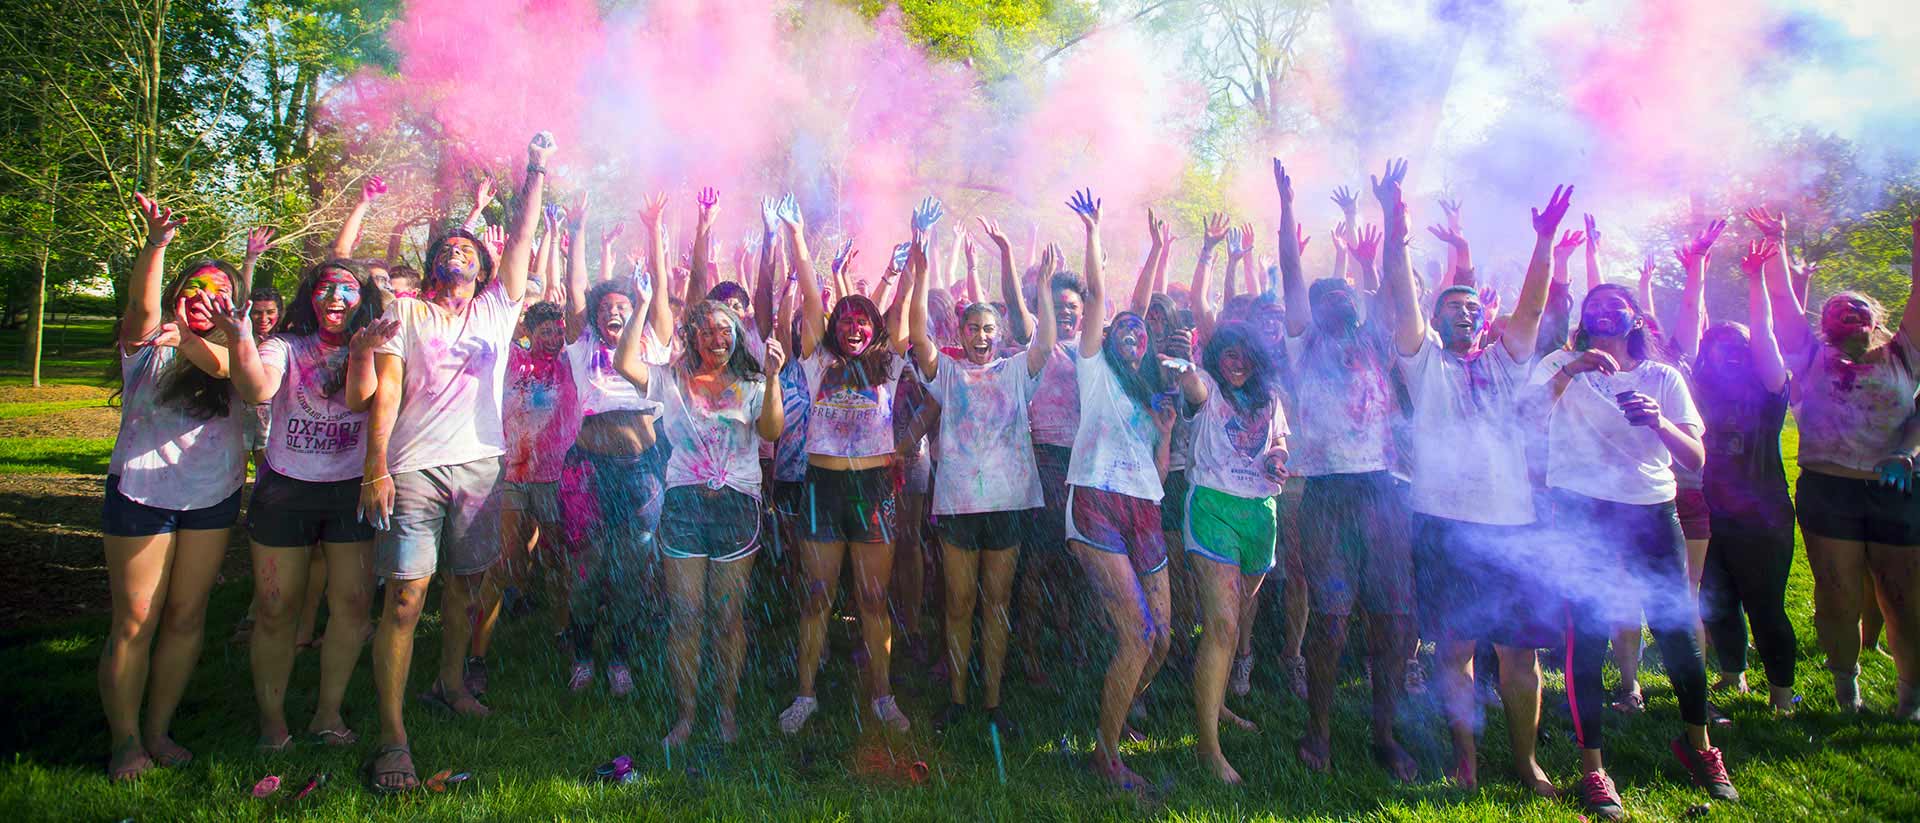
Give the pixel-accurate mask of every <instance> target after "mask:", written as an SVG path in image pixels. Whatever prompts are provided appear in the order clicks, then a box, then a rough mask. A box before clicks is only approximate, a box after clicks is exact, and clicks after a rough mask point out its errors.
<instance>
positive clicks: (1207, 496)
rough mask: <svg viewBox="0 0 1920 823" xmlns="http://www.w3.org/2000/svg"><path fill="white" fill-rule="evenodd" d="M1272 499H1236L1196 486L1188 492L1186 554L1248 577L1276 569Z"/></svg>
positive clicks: (1189, 488) (1220, 492) (1221, 492)
mask: <svg viewBox="0 0 1920 823" xmlns="http://www.w3.org/2000/svg"><path fill="white" fill-rule="evenodd" d="M1274 524H1275V519H1274V504H1273V498H1271V497H1261V498H1251V497H1237V496H1235V495H1231V494H1227V493H1226V492H1223V491H1216V490H1214V489H1209V488H1207V487H1205V486H1199V485H1194V486H1190V487H1188V489H1187V523H1186V534H1185V537H1186V542H1187V551H1188V552H1191V553H1193V554H1197V555H1199V556H1201V557H1204V558H1206V559H1208V560H1211V561H1213V562H1215V563H1225V564H1227V565H1230V566H1239V567H1240V573H1241V574H1245V575H1257V574H1266V573H1267V572H1269V571H1272V570H1273V558H1274V552H1273V543H1274Z"/></svg>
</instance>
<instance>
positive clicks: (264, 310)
mask: <svg viewBox="0 0 1920 823" xmlns="http://www.w3.org/2000/svg"><path fill="white" fill-rule="evenodd" d="M250 303H251V304H250V305H249V306H248V307H247V316H248V317H251V318H253V336H254V339H256V340H257V339H263V338H265V337H266V336H267V335H268V334H270V333H272V332H273V324H275V323H278V322H280V301H278V300H254V301H250Z"/></svg>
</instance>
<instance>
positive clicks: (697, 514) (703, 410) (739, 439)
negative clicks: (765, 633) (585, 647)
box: [614, 266, 786, 747]
mask: <svg viewBox="0 0 1920 823" xmlns="http://www.w3.org/2000/svg"><path fill="white" fill-rule="evenodd" d="M696 268H697V266H696ZM750 333H751V332H750V331H749V330H748V328H747V324H746V321H744V320H742V319H741V318H740V315H739V314H738V313H736V312H735V311H734V310H733V309H732V308H731V307H729V306H728V305H727V304H726V303H723V302H721V301H718V300H713V299H706V300H701V301H699V302H696V303H694V304H693V306H692V307H691V308H690V310H689V311H688V312H687V314H686V318H685V321H684V322H683V323H682V324H681V326H680V332H679V335H680V344H681V345H680V352H681V353H680V355H679V357H678V358H677V359H676V360H675V361H674V362H673V363H671V364H670V365H661V364H657V363H650V362H647V360H646V359H645V357H644V356H643V355H642V351H643V349H645V348H646V343H645V342H644V341H643V340H642V338H641V336H640V335H638V334H629V335H626V336H625V337H623V338H622V339H621V341H620V348H619V350H618V352H617V353H616V354H615V357H614V366H615V368H617V369H618V370H619V372H620V374H621V375H623V376H625V377H626V379H627V380H628V381H629V382H631V383H632V384H633V386H634V388H636V389H639V390H640V391H641V392H643V393H644V394H645V395H646V397H647V398H648V399H649V400H652V401H654V402H656V403H659V404H660V406H661V411H660V422H661V429H660V430H661V433H662V437H663V439H664V440H665V442H666V443H667V444H668V446H669V447H670V449H669V453H670V456H669V457H668V458H667V467H666V494H665V497H664V500H663V502H662V504H661V511H660V531H659V543H660V552H661V554H662V555H664V556H665V558H666V563H665V566H666V575H665V577H666V580H665V582H666V594H667V599H668V602H669V604H670V609H671V622H670V626H671V628H670V633H669V635H668V639H667V649H668V655H669V669H670V670H671V672H670V673H671V679H672V682H673V689H674V696H675V698H676V702H677V706H678V709H679V713H678V717H677V719H676V721H675V723H674V725H673V728H672V730H670V731H669V732H668V733H667V736H666V738H665V739H664V740H663V741H662V743H663V745H666V746H669V747H671V746H679V745H683V744H685V743H686V741H687V739H688V738H689V737H690V736H692V734H693V723H694V715H695V712H696V711H698V709H699V706H700V701H699V696H700V695H699V691H698V689H697V685H698V683H699V680H700V656H701V655H700V651H701V641H702V639H703V638H702V636H703V635H705V634H706V633H707V632H708V629H709V627H711V630H712V634H713V645H714V655H715V656H716V657H718V658H719V665H718V667H717V668H718V671H717V672H715V677H714V682H715V683H716V684H717V687H718V690H719V695H718V696H719V706H718V709H719V718H718V720H719V726H720V735H719V736H720V740H721V741H722V742H725V743H732V742H733V741H734V740H735V739H737V738H738V737H739V734H740V729H739V724H738V723H737V722H736V721H735V719H734V698H735V696H736V695H737V694H738V693H739V688H740V671H741V666H742V664H743V662H744V661H745V659H746V643H747V637H746V629H745V627H744V625H743V624H742V621H741V609H742V607H743V605H744V602H745V600H746V596H747V584H748V581H749V579H750V577H751V574H752V571H753V558H754V555H755V554H757V553H758V552H759V551H760V545H761V538H762V536H761V533H760V531H761V530H760V526H761V522H762V520H761V517H760V498H761V488H762V476H761V473H760V453H759V443H760V441H762V440H773V439H775V438H777V437H779V436H780V432H781V428H782V425H783V421H782V410H783V408H784V406H783V404H782V403H781V398H780V381H779V380H777V379H771V378H770V377H769V375H773V374H778V373H779V371H780V366H781V363H782V362H783V361H784V360H785V357H786V355H785V352H784V351H783V350H782V348H781V346H780V341H779V340H777V339H775V340H770V341H768V343H767V347H766V356H765V359H764V360H763V361H761V362H755V361H754V360H753V359H752V358H751V357H750V356H749V355H748V353H747V350H746V346H745V345H744V341H745V340H746V339H747V337H748V336H749V335H750Z"/></svg>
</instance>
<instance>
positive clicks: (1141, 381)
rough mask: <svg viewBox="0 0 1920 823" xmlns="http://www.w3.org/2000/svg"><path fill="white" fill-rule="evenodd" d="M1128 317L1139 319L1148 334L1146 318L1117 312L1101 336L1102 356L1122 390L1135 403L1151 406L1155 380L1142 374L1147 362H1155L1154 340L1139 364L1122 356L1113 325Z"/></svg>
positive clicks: (1128, 312) (1149, 344)
mask: <svg viewBox="0 0 1920 823" xmlns="http://www.w3.org/2000/svg"><path fill="white" fill-rule="evenodd" d="M1126 317H1131V318H1133V319H1134V320H1135V321H1138V322H1139V323H1140V328H1141V332H1140V333H1141V334H1146V326H1147V319H1146V318H1144V317H1141V316H1140V315H1137V314H1134V313H1133V312H1130V311H1123V312H1121V313H1119V314H1116V315H1114V316H1113V322H1112V323H1108V324H1107V333H1105V334H1103V335H1102V336H1101V338H1100V356H1101V358H1103V359H1105V360H1106V361H1107V366H1108V367H1109V368H1111V369H1113V376H1114V378H1115V379H1116V380H1119V381H1120V390H1121V391H1124V392H1126V394H1127V397H1129V398H1131V399H1132V400H1133V402H1134V403H1136V404H1138V405H1139V406H1141V407H1142V408H1151V407H1152V404H1153V393H1154V387H1153V382H1151V381H1150V380H1149V379H1148V378H1147V376H1146V375H1145V374H1142V372H1143V371H1144V370H1145V369H1146V366H1147V364H1148V363H1151V362H1153V359H1154V358H1153V348H1152V340H1151V339H1149V340H1148V348H1147V354H1146V356H1145V357H1142V358H1140V362H1139V363H1138V364H1132V365H1130V364H1128V363H1127V361H1126V360H1125V359H1124V358H1122V357H1121V356H1120V350H1119V348H1117V347H1118V346H1119V345H1120V344H1119V343H1118V342H1116V341H1117V340H1119V337H1118V336H1117V335H1114V334H1113V333H1112V330H1113V327H1114V326H1115V325H1117V324H1119V322H1120V320H1121V319H1122V318H1126ZM1083 333H1084V332H1083Z"/></svg>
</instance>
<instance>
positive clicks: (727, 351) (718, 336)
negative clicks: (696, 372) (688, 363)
mask: <svg viewBox="0 0 1920 823" xmlns="http://www.w3.org/2000/svg"><path fill="white" fill-rule="evenodd" d="M735 336H736V335H735V332H734V327H733V323H732V322H730V321H728V319H727V316H726V315H724V314H721V313H720V312H708V313H707V315H706V316H705V317H702V318H700V319H698V320H696V321H695V322H694V326H693V343H694V345H695V346H696V347H698V349H699V351H700V364H701V367H702V368H705V369H720V368H724V367H725V366H726V365H727V360H728V359H729V358H731V357H733V346H734V338H735Z"/></svg>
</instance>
